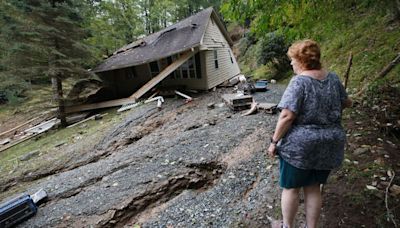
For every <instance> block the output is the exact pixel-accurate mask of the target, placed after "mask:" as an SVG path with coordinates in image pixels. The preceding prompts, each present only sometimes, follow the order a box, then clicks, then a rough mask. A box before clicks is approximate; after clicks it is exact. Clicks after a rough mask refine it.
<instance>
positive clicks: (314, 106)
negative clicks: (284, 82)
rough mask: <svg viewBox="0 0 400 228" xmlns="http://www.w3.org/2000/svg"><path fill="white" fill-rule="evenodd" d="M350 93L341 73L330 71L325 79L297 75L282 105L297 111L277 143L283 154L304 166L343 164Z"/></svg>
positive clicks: (321, 167)
mask: <svg viewBox="0 0 400 228" xmlns="http://www.w3.org/2000/svg"><path fill="white" fill-rule="evenodd" d="M346 99H347V93H346V91H345V89H344V87H343V85H342V83H341V82H340V80H339V77H338V76H337V75H336V74H335V73H332V72H330V73H329V74H328V75H327V77H326V78H325V79H323V80H318V79H314V78H312V77H310V76H305V75H296V76H294V77H293V78H292V79H291V81H290V83H289V85H288V87H287V88H286V90H285V92H284V94H283V96H282V99H281V101H280V102H279V104H278V108H280V109H289V110H290V111H292V112H294V113H296V119H295V120H294V122H293V124H292V126H291V128H290V129H289V130H288V132H287V133H286V135H285V136H284V137H283V138H282V139H281V140H280V142H279V143H278V146H277V151H278V153H279V155H280V156H281V157H282V158H283V159H284V160H285V161H286V162H288V163H289V164H291V165H292V166H294V167H297V168H300V169H317V170H331V169H334V168H337V167H339V166H340V165H341V163H342V161H343V156H344V145H345V142H346V134H345V132H344V130H343V128H342V126H341V118H342V104H343V102H344V101H345V100H346Z"/></svg>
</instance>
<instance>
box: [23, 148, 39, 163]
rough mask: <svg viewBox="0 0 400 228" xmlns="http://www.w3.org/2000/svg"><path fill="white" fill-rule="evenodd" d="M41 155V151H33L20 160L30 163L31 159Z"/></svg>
mask: <svg viewBox="0 0 400 228" xmlns="http://www.w3.org/2000/svg"><path fill="white" fill-rule="evenodd" d="M39 154H40V151H39V150H34V151H31V152H29V153H27V154H24V155H22V156H21V157H20V158H19V160H20V161H28V160H29V159H31V158H33V157H35V156H38V155H39Z"/></svg>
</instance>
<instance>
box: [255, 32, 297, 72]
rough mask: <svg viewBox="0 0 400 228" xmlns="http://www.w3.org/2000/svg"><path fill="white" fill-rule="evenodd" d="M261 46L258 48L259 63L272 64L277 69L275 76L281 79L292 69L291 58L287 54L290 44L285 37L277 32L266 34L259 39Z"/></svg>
mask: <svg viewBox="0 0 400 228" xmlns="http://www.w3.org/2000/svg"><path fill="white" fill-rule="evenodd" d="M259 43H260V48H259V49H258V50H257V53H256V55H257V63H258V64H259V65H270V66H271V67H272V68H273V70H274V71H275V75H274V78H276V79H280V78H283V77H284V76H286V75H287V73H288V71H289V70H290V69H291V67H290V60H289V58H288V57H287V55H286V52H287V50H288V45H287V44H286V42H285V38H284V37H283V36H282V35H279V34H277V33H276V32H272V33H268V34H266V35H265V36H264V37H263V38H262V39H260V40H259Z"/></svg>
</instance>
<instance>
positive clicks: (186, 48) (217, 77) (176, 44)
mask: <svg viewBox="0 0 400 228" xmlns="http://www.w3.org/2000/svg"><path fill="white" fill-rule="evenodd" d="M231 45H232V40H231V39H230V37H229V35H228V32H227V31H226V29H225V27H224V24H223V23H222V21H221V20H220V18H219V16H218V15H217V14H216V12H215V11H214V10H213V8H207V9H205V10H203V11H201V12H199V13H197V14H195V15H192V16H190V17H188V18H186V19H184V20H182V21H180V22H178V23H176V24H173V25H171V26H169V27H167V28H165V29H163V30H161V31H158V32H156V33H153V34H151V35H149V36H147V37H145V38H142V39H139V40H137V41H135V42H133V43H130V44H128V45H126V46H124V47H122V48H120V49H119V50H117V51H116V52H114V53H113V55H112V56H110V57H109V58H108V59H106V60H105V61H104V62H103V63H101V64H100V65H98V66H97V67H95V68H94V69H92V71H93V72H94V73H96V74H97V75H98V76H99V77H100V78H101V79H102V81H103V82H104V85H105V86H107V87H108V88H111V90H112V93H113V97H115V98H120V99H118V100H114V101H107V102H102V103H101V104H97V105H95V104H91V105H87V107H86V108H85V107H80V108H79V109H80V110H82V109H83V110H85V109H86V110H87V109H92V108H102V107H111V106H117V105H123V104H127V103H132V102H134V101H135V100H137V99H139V98H140V97H141V96H143V95H144V94H145V93H147V92H148V91H150V90H151V89H152V88H154V87H156V86H157V87H158V88H162V87H166V88H172V87H175V88H186V89H195V90H208V89H210V88H213V87H215V86H217V85H219V84H221V83H222V82H224V81H226V80H228V79H230V78H232V77H234V76H236V75H238V74H239V73H240V69H239V66H238V64H237V62H236V59H235V57H234V56H233V53H232V50H231V48H230V46H231ZM69 111H70V112H71V111H73V110H69Z"/></svg>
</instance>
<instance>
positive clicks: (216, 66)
mask: <svg viewBox="0 0 400 228" xmlns="http://www.w3.org/2000/svg"><path fill="white" fill-rule="evenodd" d="M214 66H215V69H218V53H217V50H214Z"/></svg>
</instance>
